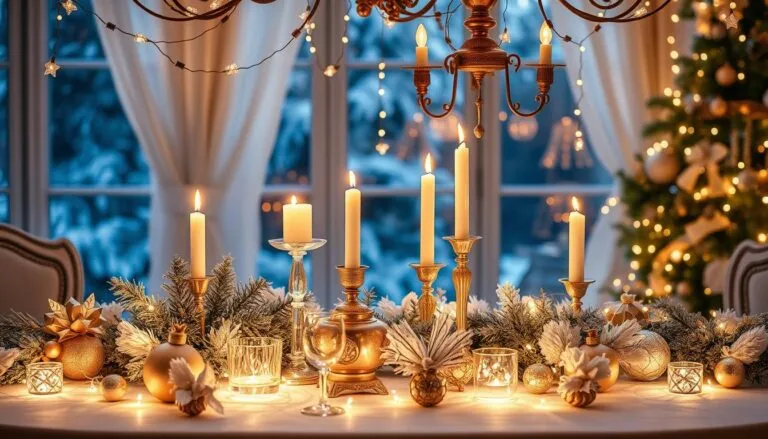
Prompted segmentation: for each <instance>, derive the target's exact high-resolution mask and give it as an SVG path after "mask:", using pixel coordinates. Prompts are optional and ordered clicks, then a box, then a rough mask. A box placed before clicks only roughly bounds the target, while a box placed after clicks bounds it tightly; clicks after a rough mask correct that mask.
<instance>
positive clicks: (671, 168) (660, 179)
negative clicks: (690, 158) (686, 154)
mask: <svg viewBox="0 0 768 439" xmlns="http://www.w3.org/2000/svg"><path fill="white" fill-rule="evenodd" d="M644 169H645V174H646V175H647V176H648V179H649V180H651V181H652V182H654V183H656V184H670V183H672V182H673V181H675V179H676V178H677V175H678V174H679V173H680V160H678V158H677V156H676V155H675V154H674V153H673V152H672V151H671V150H666V149H665V150H663V151H661V152H657V153H656V154H654V155H652V156H650V157H647V158H646V159H645V166H644Z"/></svg>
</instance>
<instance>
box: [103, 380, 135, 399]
mask: <svg viewBox="0 0 768 439" xmlns="http://www.w3.org/2000/svg"><path fill="white" fill-rule="evenodd" d="M99 390H100V391H101V396H102V397H104V401H109V402H114V401H121V400H123V399H124V398H125V393H126V392H127V391H128V383H127V382H126V381H125V378H123V377H121V376H120V375H115V374H113V375H107V376H105V377H104V379H103V380H101V384H99Z"/></svg>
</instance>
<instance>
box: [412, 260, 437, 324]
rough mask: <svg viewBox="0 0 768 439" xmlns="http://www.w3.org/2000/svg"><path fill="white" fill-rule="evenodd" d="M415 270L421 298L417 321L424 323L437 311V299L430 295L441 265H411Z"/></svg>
mask: <svg viewBox="0 0 768 439" xmlns="http://www.w3.org/2000/svg"><path fill="white" fill-rule="evenodd" d="M411 267H413V269H414V270H416V277H417V278H418V279H419V282H421V297H419V303H418V308H419V320H421V321H423V322H426V321H429V320H430V319H432V316H433V315H434V314H435V310H436V309H437V299H436V298H435V296H433V295H432V292H433V291H434V288H432V283H433V282H435V280H436V279H437V274H438V273H439V272H440V269H441V268H443V267H445V265H443V264H411Z"/></svg>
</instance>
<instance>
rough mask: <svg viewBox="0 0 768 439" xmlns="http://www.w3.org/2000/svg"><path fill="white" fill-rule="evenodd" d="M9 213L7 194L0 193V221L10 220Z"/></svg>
mask: <svg viewBox="0 0 768 439" xmlns="http://www.w3.org/2000/svg"><path fill="white" fill-rule="evenodd" d="M10 218H11V213H10V209H9V207H8V194H0V223H7V222H8V221H10Z"/></svg>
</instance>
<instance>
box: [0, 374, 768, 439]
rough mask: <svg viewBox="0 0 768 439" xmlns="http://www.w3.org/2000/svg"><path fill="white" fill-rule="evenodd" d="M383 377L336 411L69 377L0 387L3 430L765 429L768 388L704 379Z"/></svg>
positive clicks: (293, 398)
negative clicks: (498, 397)
mask: <svg viewBox="0 0 768 439" xmlns="http://www.w3.org/2000/svg"><path fill="white" fill-rule="evenodd" d="M383 381H384V384H385V385H386V386H387V388H388V389H390V391H391V392H392V393H393V394H391V395H389V396H374V395H353V396H349V397H346V396H345V397H341V398H336V399H334V400H332V401H333V402H334V403H335V404H338V405H342V406H343V407H345V408H346V410H347V414H345V415H343V416H337V417H332V418H313V417H309V416H304V415H302V414H300V413H299V409H300V408H301V407H304V406H307V405H310V404H312V403H314V402H315V401H316V399H317V397H318V390H317V388H316V387H314V386H300V387H288V386H282V387H281V391H280V393H279V394H277V395H275V396H272V397H269V398H267V399H262V400H257V401H243V400H238V399H237V398H236V397H235V396H233V395H231V394H230V393H229V392H228V391H227V390H226V389H220V390H218V391H217V395H218V396H219V399H221V400H222V402H223V403H224V407H225V411H226V413H225V415H224V416H219V415H217V414H215V413H214V412H212V411H210V410H209V411H207V412H205V413H203V414H202V415H201V416H199V417H197V418H189V417H187V416H186V415H184V414H182V413H181V412H180V411H179V410H178V409H177V408H176V407H175V406H174V405H172V404H162V403H160V402H157V401H156V400H154V398H152V397H151V396H150V395H149V394H148V393H146V391H145V389H144V388H143V386H132V387H131V388H130V390H129V393H128V396H127V398H126V400H124V401H121V402H116V403H108V402H104V401H102V400H101V398H100V397H99V395H98V393H96V392H92V391H89V385H88V383H83V382H67V383H66V384H65V389H64V392H62V393H60V394H58V395H49V396H33V395H29V394H27V392H26V388H25V387H24V386H21V385H17V386H6V387H0V437H3V438H6V437H7V438H10V437H14V438H16V437H46V436H48V437H56V438H57V439H63V438H67V437H78V438H83V437H100V438H103V437H109V438H117V437H166V438H167V437H184V438H195V437H205V436H207V437H216V438H227V437H243V436H250V437H253V436H258V437H260V438H262V437H297V436H313V437H334V438H339V437H341V436H346V437H353V436H367V437H382V438H383V437H398V438H403V437H425V436H462V437H466V436H472V437H481V436H483V437H492V436H505V437H535V438H543V437H590V438H595V437H611V438H616V437H674V438H676V439H680V438H686V437H695V438H697V439H701V438H703V437H717V438H724V437H739V439H744V438H746V437H763V438H765V437H768V410H766V409H767V408H768V389H739V390H727V389H723V388H720V387H718V386H710V385H707V386H705V391H704V392H703V393H702V394H699V395H673V394H670V393H669V392H667V390H666V381H663V380H662V381H657V382H654V383H637V382H631V381H623V380H620V381H619V382H618V383H617V384H616V385H615V386H614V387H613V388H612V389H611V391H610V392H608V393H604V394H599V395H598V397H597V400H596V401H595V402H594V403H593V404H592V405H591V406H590V407H588V408H586V409H577V408H572V407H570V406H568V405H567V404H566V403H565V402H564V401H563V400H562V399H561V398H560V397H559V396H558V395H557V394H556V393H554V392H550V393H548V394H546V395H531V394H528V393H526V392H525V391H524V390H523V389H522V386H521V387H520V388H519V389H518V394H517V395H516V399H515V400H514V401H511V402H504V403H495V404H490V403H487V402H482V401H476V400H474V399H473V398H472V390H471V387H470V388H469V389H468V391H467V392H464V393H455V392H449V393H448V395H447V396H446V398H445V400H444V401H443V403H442V404H440V405H439V406H437V407H434V408H422V407H420V406H418V405H417V404H416V403H415V402H413V400H412V399H411V398H410V395H409V394H408V381H407V379H405V378H400V377H392V376H385V377H383ZM138 395H142V396H141V398H142V401H141V402H140V403H139V402H137V399H138Z"/></svg>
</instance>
